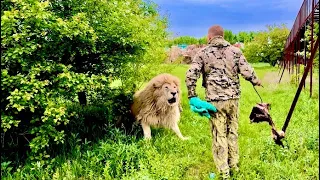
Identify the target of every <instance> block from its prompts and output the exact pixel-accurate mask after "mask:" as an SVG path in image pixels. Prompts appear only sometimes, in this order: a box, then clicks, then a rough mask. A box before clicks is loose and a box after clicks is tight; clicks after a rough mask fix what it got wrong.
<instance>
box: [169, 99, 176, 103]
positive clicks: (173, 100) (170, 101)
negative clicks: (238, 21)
mask: <svg viewBox="0 0 320 180" xmlns="http://www.w3.org/2000/svg"><path fill="white" fill-rule="evenodd" d="M176 101H177V99H176V98H171V99H169V100H168V103H169V104H173V103H175V102H176Z"/></svg>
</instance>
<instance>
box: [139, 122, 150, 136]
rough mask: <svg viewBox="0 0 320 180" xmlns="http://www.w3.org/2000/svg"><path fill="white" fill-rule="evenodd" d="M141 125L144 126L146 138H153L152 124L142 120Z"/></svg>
mask: <svg viewBox="0 0 320 180" xmlns="http://www.w3.org/2000/svg"><path fill="white" fill-rule="evenodd" d="M141 126H142V130H143V135H144V139H151V128H150V125H149V124H147V123H145V122H141Z"/></svg>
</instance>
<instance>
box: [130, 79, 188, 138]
mask: <svg viewBox="0 0 320 180" xmlns="http://www.w3.org/2000/svg"><path fill="white" fill-rule="evenodd" d="M180 100H181V90H180V80H179V79H178V78H177V77H175V76H173V75H171V74H167V73H164V74H160V75H158V76H156V77H154V78H153V79H151V80H150V81H149V82H148V84H147V85H146V87H145V88H144V89H142V90H141V91H138V92H136V93H135V94H134V97H133V104H132V106H131V112H132V114H133V116H134V117H135V121H136V122H138V123H140V124H141V126H142V130H143V134H144V138H145V139H151V128H150V127H151V126H153V127H163V128H169V129H171V130H173V131H174V132H175V134H176V135H177V136H178V137H179V138H180V139H182V140H186V139H188V137H184V136H183V135H182V134H181V132H180V129H179V126H178V122H179V120H180V112H181V111H182V107H181V101H180Z"/></svg>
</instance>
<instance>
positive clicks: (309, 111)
mask: <svg viewBox="0 0 320 180" xmlns="http://www.w3.org/2000/svg"><path fill="white" fill-rule="evenodd" d="M167 66H169V65H167ZM254 67H255V70H256V71H257V74H258V76H259V77H260V78H261V79H263V82H262V83H263V85H264V88H262V87H257V90H258V91H259V92H260V94H261V96H262V98H263V100H264V101H265V102H269V103H271V104H272V109H271V111H270V113H271V116H272V118H273V120H274V121H275V123H276V126H277V128H281V127H282V125H283V123H284V121H285V119H286V115H287V113H288V111H289V108H290V106H291V103H292V100H293V97H294V94H295V92H296V89H297V87H296V85H291V84H289V83H286V82H284V83H282V84H280V85H279V84H275V83H270V82H273V81H274V78H275V77H276V78H278V77H277V69H276V68H272V67H269V66H261V65H258V66H255V65H254ZM187 68H188V66H187V65H181V66H176V67H175V69H174V70H173V71H172V72H170V73H172V74H174V75H176V76H178V77H179V78H180V79H181V82H182V91H183V102H182V103H183V108H184V111H183V112H182V117H181V121H180V124H179V126H180V129H181V131H182V134H183V135H185V136H189V137H190V138H191V139H190V140H188V141H181V140H180V139H178V138H177V137H176V135H175V134H174V133H173V132H171V131H170V130H166V129H152V135H153V138H152V140H151V141H150V142H145V141H144V140H142V139H141V138H140V137H141V132H139V136H138V137H136V136H125V135H123V133H121V132H119V131H116V130H113V131H110V133H109V134H108V135H107V136H106V137H105V139H103V140H100V142H98V143H95V144H92V143H90V142H83V144H82V145H81V146H80V145H75V146H74V148H73V150H72V151H71V152H70V153H66V154H62V155H60V156H58V157H56V158H55V159H54V160H53V161H52V162H51V163H50V165H49V166H48V167H43V166H42V165H41V164H38V165H37V164H35V165H32V164H28V163H27V165H26V166H25V167H21V168H19V169H18V171H16V172H15V173H7V174H5V176H6V178H4V179H41V178H43V179H63V178H65V179H128V180H129V179H130V180H132V179H137V180H138V179H139V180H140V179H156V180H158V179H174V180H175V179H177V180H178V179H186V180H188V179H190V180H191V179H207V178H208V175H209V173H210V172H216V169H215V167H214V163H213V157H212V149H211V145H212V144H211V143H212V139H211V133H210V126H209V122H208V119H206V118H204V117H200V116H198V115H196V114H194V113H192V112H191V111H190V110H189V105H188V99H187V94H186V92H187V91H186V86H185V83H184V80H185V72H186V70H187ZM267 72H268V76H269V75H270V72H271V73H274V74H275V76H270V77H267V76H265V75H266V73H267ZM315 82H317V81H315ZM318 87H319V86H318V85H314V95H313V96H314V97H313V98H309V89H308V86H307V88H306V89H305V90H304V91H302V93H301V95H300V98H299V101H298V103H297V105H296V108H295V111H294V113H293V115H292V118H291V122H290V124H289V127H288V129H287V133H286V138H285V140H286V141H285V144H286V145H287V148H281V147H279V146H277V145H275V144H274V142H273V141H272V139H271V129H270V126H269V125H268V124H267V123H261V124H250V123H249V118H248V117H249V114H250V112H251V109H252V107H253V106H254V105H255V103H257V102H259V97H258V96H257V95H256V94H255V91H254V89H253V88H252V86H251V84H250V83H249V82H246V81H245V80H243V79H241V89H242V96H241V100H240V119H239V146H240V172H239V173H237V174H235V176H234V179H241V180H242V179H243V180H253V179H259V180H260V179H270V180H271V179H272V180H275V179H292V180H293V179H312V180H314V179H319V175H318V174H319V172H318V166H319V154H318V150H319V126H318V119H319V110H318ZM197 92H198V94H199V96H200V97H201V98H204V89H203V88H202V87H201V78H200V79H199V82H198V87H197Z"/></svg>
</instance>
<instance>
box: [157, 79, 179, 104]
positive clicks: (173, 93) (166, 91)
mask: <svg viewBox="0 0 320 180" xmlns="http://www.w3.org/2000/svg"><path fill="white" fill-rule="evenodd" d="M160 91H162V95H163V98H165V100H166V101H167V103H168V105H169V106H175V105H177V104H178V102H179V93H180V92H179V89H178V87H177V85H175V84H174V83H172V84H169V83H165V84H163V85H162V87H161V90H160Z"/></svg>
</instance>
